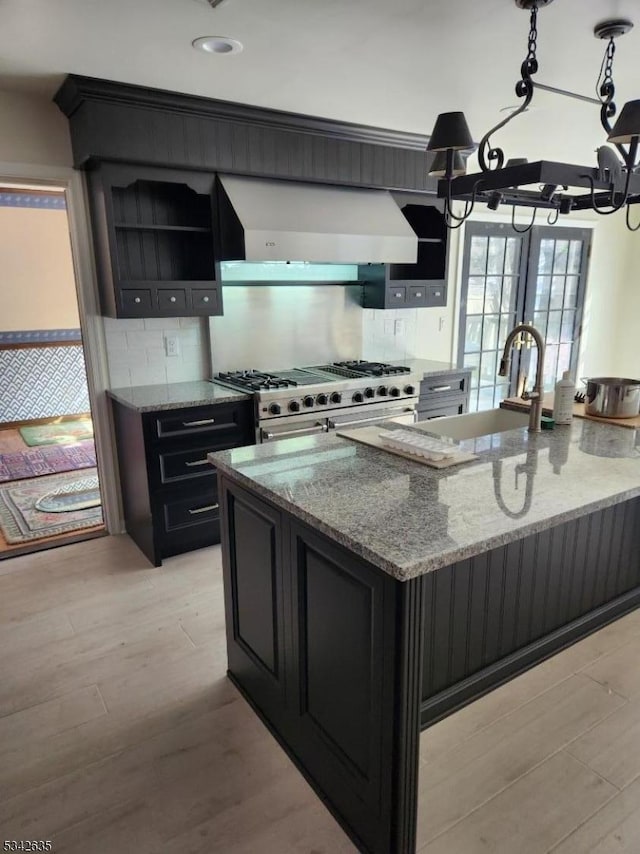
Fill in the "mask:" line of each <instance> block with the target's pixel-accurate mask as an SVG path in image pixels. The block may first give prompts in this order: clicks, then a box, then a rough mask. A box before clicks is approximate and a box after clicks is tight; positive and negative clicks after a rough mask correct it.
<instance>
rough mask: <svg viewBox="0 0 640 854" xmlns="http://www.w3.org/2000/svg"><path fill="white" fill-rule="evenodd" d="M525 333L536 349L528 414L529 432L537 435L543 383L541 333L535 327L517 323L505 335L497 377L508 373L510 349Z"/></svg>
mask: <svg viewBox="0 0 640 854" xmlns="http://www.w3.org/2000/svg"><path fill="white" fill-rule="evenodd" d="M522 333H525V334H527V335H530V336H531V337H532V338H533V340H534V341H535V343H536V347H537V348H538V365H537V367H536V378H535V383H534V386H533V391H532V392H531V394H530V395H529V399H530V400H531V410H530V412H529V432H530V433H539V432H540V431H541V429H542V427H541V424H542V396H543V383H544V379H543V378H544V339H543V337H542V335H541V333H540V332H539V331H538V330H537V329H536V328H535V326H533V325H530V324H528V323H519V324H518V325H517V326H515V327H514V328H513V329H512V330H511V332H510V333H509V334H508V335H507V340H506V341H505V344H504V352H503V354H502V359H501V361H500V370H499V371H498V376H501V377H506V376H507V374H508V373H509V365H510V363H511V348H512V347H513V345H514V342H515V340H516V338H517V337H518V335H521V334H522Z"/></svg>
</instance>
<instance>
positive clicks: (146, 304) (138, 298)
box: [120, 288, 153, 317]
mask: <svg viewBox="0 0 640 854" xmlns="http://www.w3.org/2000/svg"><path fill="white" fill-rule="evenodd" d="M120 308H121V311H122V316H123V317H150V316H151V312H152V310H153V301H152V296H151V290H150V289H147V288H127V289H125V290H121V291H120Z"/></svg>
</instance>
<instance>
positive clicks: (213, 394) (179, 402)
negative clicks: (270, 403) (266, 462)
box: [107, 380, 251, 412]
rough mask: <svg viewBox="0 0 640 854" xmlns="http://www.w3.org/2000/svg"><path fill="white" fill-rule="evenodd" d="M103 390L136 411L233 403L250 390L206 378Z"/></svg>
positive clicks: (247, 397) (243, 398) (242, 397)
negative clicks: (234, 387) (231, 386)
mask: <svg viewBox="0 0 640 854" xmlns="http://www.w3.org/2000/svg"><path fill="white" fill-rule="evenodd" d="M107 394H108V395H109V396H110V397H112V398H113V399H114V400H117V401H118V403H122V404H124V405H125V406H128V407H129V408H130V409H135V410H136V411H137V412H155V411H156V410H162V409H182V407H184V406H208V405H210V404H214V403H234V402H235V401H237V400H250V399H251V395H250V394H246V393H245V392H242V391H234V390H233V389H230V388H226V386H223V385H220V384H219V383H212V382H208V381H207V380H197V381H194V382H184V383H167V384H166V385H140V386H134V387H133V388H112V389H109V390H108V391H107Z"/></svg>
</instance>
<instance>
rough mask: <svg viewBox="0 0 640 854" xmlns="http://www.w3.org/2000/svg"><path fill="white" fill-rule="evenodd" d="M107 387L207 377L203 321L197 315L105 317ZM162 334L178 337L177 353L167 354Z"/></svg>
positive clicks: (208, 373)
mask: <svg viewBox="0 0 640 854" xmlns="http://www.w3.org/2000/svg"><path fill="white" fill-rule="evenodd" d="M103 322H104V331H105V338H106V342H107V357H108V360H109V378H110V388H130V387H131V386H139V385H157V384H164V383H168V382H169V383H174V382H188V381H190V380H202V379H207V378H208V377H209V375H210V369H209V346H208V333H207V324H206V320H204V319H202V318H198V317H180V318H173V317H167V318H158V319H152V318H148V319H145V320H142V319H140V320H137V319H136V320H134V319H130V320H114V319H112V318H110V317H105V318H104V319H103ZM165 335H173V336H176V337H177V338H178V341H179V346H180V355H179V356H167V354H166V351H165V346H164V338H165Z"/></svg>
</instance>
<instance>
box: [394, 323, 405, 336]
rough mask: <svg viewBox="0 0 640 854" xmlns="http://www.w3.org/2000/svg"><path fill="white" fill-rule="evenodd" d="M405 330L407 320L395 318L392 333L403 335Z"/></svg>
mask: <svg viewBox="0 0 640 854" xmlns="http://www.w3.org/2000/svg"><path fill="white" fill-rule="evenodd" d="M406 332H407V321H406V320H396V321H395V322H394V324H393V334H394V335H405V334H406Z"/></svg>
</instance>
